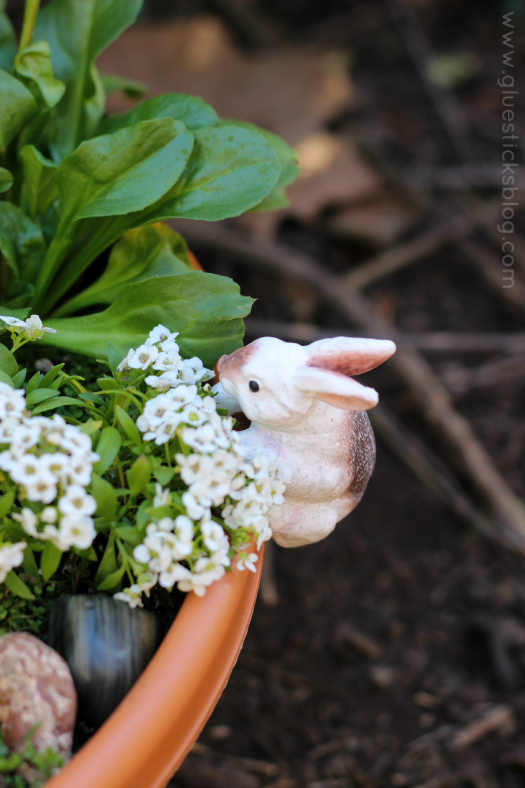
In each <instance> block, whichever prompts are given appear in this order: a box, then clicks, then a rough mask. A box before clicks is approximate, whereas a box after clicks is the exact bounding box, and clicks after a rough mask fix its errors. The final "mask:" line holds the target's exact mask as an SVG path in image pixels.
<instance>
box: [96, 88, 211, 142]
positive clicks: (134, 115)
mask: <svg viewBox="0 0 525 788" xmlns="http://www.w3.org/2000/svg"><path fill="white" fill-rule="evenodd" d="M154 118H173V120H179V121H181V123H184V125H185V126H186V128H188V129H190V131H196V130H197V129H202V128H205V127H206V126H216V125H217V124H218V122H219V119H218V117H217V113H216V112H215V110H214V109H212V108H211V107H210V105H209V104H206V102H205V101H203V100H202V99H201V98H197V96H187V95H185V94H184V93H164V94H163V95H162V96H154V97H153V98H150V99H146V101H143V102H142V104H139V106H138V107H134V108H133V109H131V110H130V111H129V112H124V113H123V114H122V115H113V117H110V118H106V119H105V120H103V121H102V123H101V124H100V127H99V129H98V133H99V134H109V133H112V132H114V131H118V130H119V129H124V128H126V127H127V126H133V125H134V124H135V123H138V122H139V121H141V120H153V119H154Z"/></svg>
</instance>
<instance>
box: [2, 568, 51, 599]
mask: <svg viewBox="0 0 525 788" xmlns="http://www.w3.org/2000/svg"><path fill="white" fill-rule="evenodd" d="M44 579H45V580H47V578H44ZM4 583H5V584H6V586H7V587H8V589H9V590H10V591H11V593H12V594H14V595H15V596H19V597H21V598H22V599H34V598H35V597H34V594H33V593H32V592H31V591H30V589H29V588H28V587H27V586H26V584H25V583H24V581H23V580H21V579H20V578H19V577H18V575H17V574H16V572H13V571H11V572H9V574H8V575H7V577H6V579H5V580H4Z"/></svg>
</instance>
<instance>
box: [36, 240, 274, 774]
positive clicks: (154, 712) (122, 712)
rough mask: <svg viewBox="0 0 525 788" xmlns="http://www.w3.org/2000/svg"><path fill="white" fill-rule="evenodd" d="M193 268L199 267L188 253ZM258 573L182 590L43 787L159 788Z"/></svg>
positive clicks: (203, 710) (219, 681)
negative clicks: (155, 635)
mask: <svg viewBox="0 0 525 788" xmlns="http://www.w3.org/2000/svg"><path fill="white" fill-rule="evenodd" d="M188 256H189V258H190V262H191V264H192V266H193V268H195V269H197V270H202V267H201V265H200V264H199V262H198V260H197V259H196V257H195V255H193V254H192V252H190V251H189V250H188ZM263 554H264V545H263V547H262V549H261V551H260V553H259V561H258V562H257V564H256V567H257V571H256V572H255V573H253V572H249V571H244V572H239V571H238V570H237V569H235V568H234V569H233V571H232V572H228V573H226V574H225V575H224V577H223V578H222V579H221V580H219V581H218V582H216V583H213V585H211V586H210V587H209V588H208V589H207V591H206V594H205V596H204V597H198V596H196V595H195V594H194V593H190V594H188V595H187V597H186V599H185V600H184V603H183V605H182V608H181V609H180V611H179V613H178V615H177V617H176V619H175V621H174V622H173V624H172V626H171V628H170V630H169V632H168V634H167V635H166V637H165V638H164V640H163V642H162V644H161V646H160V648H159V649H158V651H157V653H156V654H155V656H154V657H153V659H152V660H151V662H150V663H149V665H148V667H147V668H146V670H145V671H144V673H143V674H142V675H141V677H140V678H139V680H138V681H137V682H136V684H135V685H134V687H133V688H132V689H131V690H130V692H129V693H128V694H127V695H126V697H125V698H124V700H123V701H122V703H121V704H120V705H119V706H118V708H117V709H116V710H115V711H114V712H113V714H112V715H111V717H110V718H109V719H108V720H107V721H106V722H105V723H104V725H102V727H101V728H100V729H99V730H98V731H97V733H96V734H95V735H94V736H93V737H92V738H91V739H90V740H89V741H88V742H87V744H85V745H84V747H82V749H81V750H79V752H78V753H77V754H76V755H75V756H74V758H73V759H72V760H71V761H70V762H69V763H68V765H67V766H66V767H65V768H64V769H62V771H61V772H60V773H59V774H58V775H57V776H56V777H53V778H52V779H51V780H48V782H47V783H46V786H45V788H164V786H165V785H166V783H167V782H168V780H169V779H170V777H171V776H172V774H173V773H174V772H175V770H176V769H177V768H178V767H179V766H180V764H181V763H182V761H183V760H184V758H185V757H186V755H187V753H188V751H189V750H190V749H191V747H192V746H193V744H194V743H195V741H196V739H197V738H198V736H199V733H200V732H201V730H202V728H203V727H204V725H205V724H206V721H207V720H208V717H209V716H210V714H211V713H212V711H213V709H214V708H215V706H216V704H217V702H218V700H219V698H220V696H221V694H222V691H223V690H224V687H225V686H226V683H227V681H228V678H229V677H230V673H231V672H232V670H233V667H234V665H235V663H236V662H237V658H238V656H239V652H240V650H241V648H242V644H243V642H244V638H245V636H246V631H247V629H248V625H249V623H250V619H251V617H252V612H253V608H254V605H255V599H256V597H257V590H258V588H259V579H260V574H261V568H262V561H263Z"/></svg>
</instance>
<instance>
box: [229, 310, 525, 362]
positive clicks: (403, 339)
mask: <svg viewBox="0 0 525 788" xmlns="http://www.w3.org/2000/svg"><path fill="white" fill-rule="evenodd" d="M244 323H245V326H246V334H247V336H249V337H250V338H256V337H266V336H272V337H279V338H280V339H284V340H286V341H288V342H298V343H299V344H301V343H302V342H304V343H309V342H315V341H316V340H318V339H326V338H328V337H345V336H347V337H350V336H355V332H351V331H349V330H348V328H332V329H325V328H318V327H317V326H314V325H313V324H312V323H299V322H294V323H287V322H285V321H281V320H263V319H260V318H255V317H248V318H246V319H245V321H244ZM398 339H399V345H400V347H408V348H413V349H414V350H420V351H422V352H424V353H445V354H447V355H457V354H460V353H505V354H509V355H510V354H523V353H525V333H517V334H498V333H487V334H478V333H474V332H472V333H467V332H465V333H457V332H455V331H429V332H426V333H421V334H412V333H410V334H409V333H403V334H399V335H398Z"/></svg>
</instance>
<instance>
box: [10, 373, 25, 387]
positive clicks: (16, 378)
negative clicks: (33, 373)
mask: <svg viewBox="0 0 525 788" xmlns="http://www.w3.org/2000/svg"><path fill="white" fill-rule="evenodd" d="M26 375H27V369H21V370H20V372H17V373H16V375H13V386H14V387H15V389H19V388H20V386H22V385H23V383H24V380H25V379H26Z"/></svg>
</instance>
